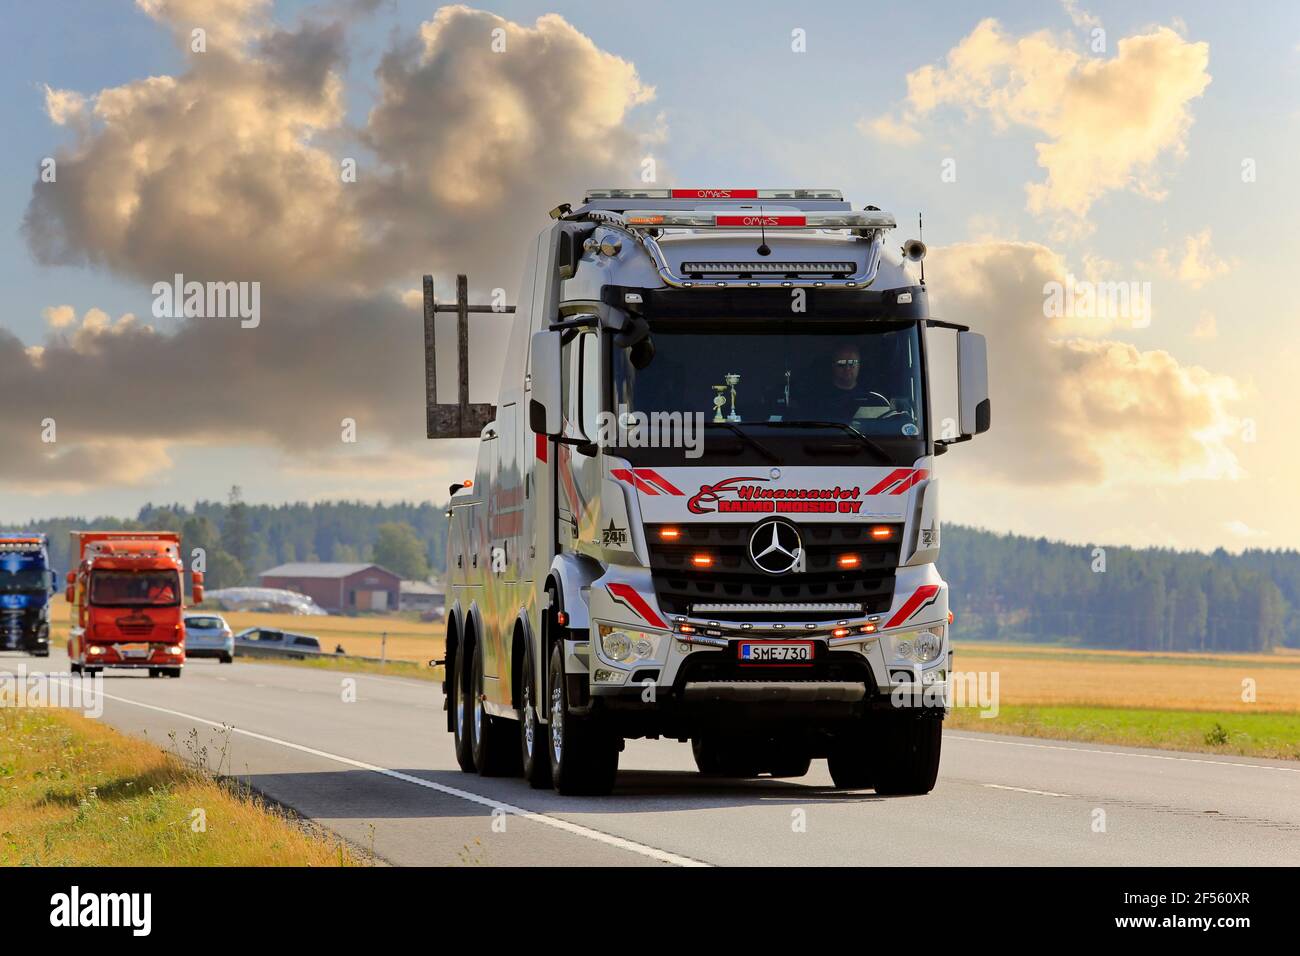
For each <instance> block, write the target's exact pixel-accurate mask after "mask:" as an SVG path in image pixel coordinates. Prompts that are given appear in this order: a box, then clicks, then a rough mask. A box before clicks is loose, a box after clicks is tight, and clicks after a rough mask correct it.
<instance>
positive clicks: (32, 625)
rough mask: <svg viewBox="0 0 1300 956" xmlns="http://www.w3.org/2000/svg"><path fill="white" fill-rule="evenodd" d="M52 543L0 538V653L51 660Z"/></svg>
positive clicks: (31, 537) (20, 536)
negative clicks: (30, 655)
mask: <svg viewBox="0 0 1300 956" xmlns="http://www.w3.org/2000/svg"><path fill="white" fill-rule="evenodd" d="M53 593H54V572H53V571H52V570H51V569H50V551H49V539H48V538H47V537H46V536H45V535H44V534H24V533H17V532H14V533H4V534H0V651H24V652H26V653H28V654H32V655H34V656H36V657H49V656H50V596H51V595H52V594H53Z"/></svg>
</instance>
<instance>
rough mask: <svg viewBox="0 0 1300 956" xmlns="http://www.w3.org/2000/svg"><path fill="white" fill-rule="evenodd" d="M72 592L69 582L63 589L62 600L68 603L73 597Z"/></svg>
mask: <svg viewBox="0 0 1300 956" xmlns="http://www.w3.org/2000/svg"><path fill="white" fill-rule="evenodd" d="M72 592H73V585H71V584H69V585H68V586H67V588H66V589H64V591H63V600H65V601H67V602H68V603H69V604H71V603H72V599H73V597H74V595H73V593H72Z"/></svg>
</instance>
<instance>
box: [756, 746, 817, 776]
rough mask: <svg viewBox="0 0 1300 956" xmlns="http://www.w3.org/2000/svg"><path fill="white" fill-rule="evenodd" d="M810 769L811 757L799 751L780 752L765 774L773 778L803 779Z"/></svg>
mask: <svg viewBox="0 0 1300 956" xmlns="http://www.w3.org/2000/svg"><path fill="white" fill-rule="evenodd" d="M811 767H812V757H810V756H809V755H808V754H807V753H803V752H801V751H797V750H793V751H789V750H787V751H782V752H780V753H779V754H778V755H777V756H776V758H775V759H774V760H773V761H772V763H771V765H770V766H769V767H768V770H767V772H768V773H769V774H771V775H772V776H773V777H774V778H775V777H780V778H790V777H805V776H807V775H808V771H809V769H810V768H811Z"/></svg>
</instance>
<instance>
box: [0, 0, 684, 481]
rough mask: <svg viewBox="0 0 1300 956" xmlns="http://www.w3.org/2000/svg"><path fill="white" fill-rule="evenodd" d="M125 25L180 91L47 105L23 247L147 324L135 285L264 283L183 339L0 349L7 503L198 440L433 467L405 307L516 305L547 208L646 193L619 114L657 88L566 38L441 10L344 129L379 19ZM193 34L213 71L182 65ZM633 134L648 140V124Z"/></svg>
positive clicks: (549, 23)
mask: <svg viewBox="0 0 1300 956" xmlns="http://www.w3.org/2000/svg"><path fill="white" fill-rule="evenodd" d="M137 3H138V6H139V7H140V8H141V9H142V10H143V11H144V12H145V13H147V14H148V15H149V16H151V17H154V18H155V19H157V20H158V21H159V22H160V23H161V24H163V25H164V26H166V27H167V28H168V29H170V30H171V31H172V32H173V34H174V35H175V37H176V38H177V41H178V42H179V43H180V44H181V48H182V49H183V50H185V51H186V67H185V69H184V70H183V71H181V72H179V73H178V74H177V75H175V76H154V77H148V78H144V79H139V80H136V81H133V82H129V83H126V84H124V85H122V86H118V87H113V88H109V89H104V90H100V91H97V92H94V93H87V94H82V93H77V92H73V91H58V90H49V91H47V92H46V95H45V102H46V111H47V114H48V115H49V117H50V119H51V122H53V123H56V124H58V125H62V126H64V127H66V128H68V129H69V130H70V131H71V134H72V135H71V142H70V143H69V145H68V146H67V147H66V148H64V149H61V150H59V151H58V152H57V153H56V154H55V155H56V158H57V160H58V177H57V182H55V183H43V182H36V183H34V184H33V186H32V197H31V201H30V203H29V205H28V209H27V212H26V215H25V219H24V226H23V228H24V232H25V236H26V239H27V242H28V245H29V247H30V249H31V250H32V252H33V254H34V256H35V257H36V258H37V260H38V261H39V262H42V263H45V264H73V265H92V266H97V267H101V268H104V269H106V270H108V271H110V272H112V273H114V274H116V275H119V276H124V277H127V278H130V279H134V280H137V281H138V282H139V283H140V289H141V307H140V308H139V309H137V310H136V311H137V312H138V313H139V314H141V315H147V314H148V311H149V308H150V303H151V301H152V295H151V294H150V293H149V289H150V287H151V286H152V285H153V284H154V283H155V282H160V281H162V282H168V283H170V282H171V281H172V279H173V276H175V275H176V274H181V275H183V276H184V279H185V280H186V281H198V282H209V281H215V282H259V283H260V295H261V304H262V305H261V311H262V317H261V322H260V324H259V325H258V327H257V328H256V329H242V328H240V326H239V322H238V320H229V321H228V320H220V319H204V318H188V319H179V320H177V321H176V322H175V324H174V331H170V330H169V331H168V332H166V333H162V332H155V331H154V330H153V329H150V328H148V327H147V326H145V325H144V324H143V323H140V322H137V321H135V320H134V318H133V317H122V318H119V319H118V320H117V321H112V320H110V319H109V317H108V316H107V315H104V314H102V313H99V312H97V311H92V313H88V314H86V315H84V316H83V317H82V318H81V320H80V321H79V322H78V321H77V318H76V312H75V310H74V309H73V308H72V307H71V306H54V307H51V308H50V309H48V310H46V312H45V317H46V321H47V324H48V325H49V328H50V337H49V339H48V341H47V342H45V343H44V345H43V346H38V347H36V348H32V349H29V348H27V347H24V346H23V345H22V344H21V343H20V342H19V341H18V340H17V339H16V338H14V337H13V336H11V335H9V334H8V333H5V332H3V331H0V363H2V364H3V367H5V368H6V370H7V373H6V375H5V376H3V377H0V403H3V404H4V406H5V408H6V415H5V417H4V419H3V421H0V447H5V448H6V449H15V450H16V451H17V452H18V453H17V454H7V455H5V456H4V457H3V458H2V459H0V480H6V479H9V480H23V481H27V480H29V479H31V478H33V477H35V476H37V475H44V476H46V477H47V478H48V479H49V480H51V481H55V480H73V479H74V478H75V476H73V475H72V472H74V471H76V472H78V474H80V472H79V469H81V468H82V467H83V466H84V465H85V464H86V463H87V462H88V461H89V460H90V458H89V457H88V456H90V455H91V453H92V451H94V450H95V449H99V451H96V452H94V453H95V454H96V455H98V456H99V457H97V458H96V459H95V461H96V462H98V466H97V467H96V470H95V473H94V475H95V478H94V480H95V481H96V482H97V483H98V484H99V485H101V486H102V485H106V484H109V483H112V482H115V481H121V482H133V481H138V480H141V477H140V476H141V475H142V474H145V473H149V471H150V469H156V468H162V467H166V461H165V460H164V459H165V455H159V454H156V453H153V452H151V453H150V454H148V455H146V456H144V457H146V458H147V459H148V460H149V462H150V469H144V470H143V471H142V470H141V469H140V468H138V467H136V466H135V464H134V462H135V461H136V459H133V458H132V457H131V456H130V455H129V454H127V453H124V454H122V455H121V456H118V457H109V456H108V453H107V451H105V450H104V449H107V448H112V447H121V448H131V447H140V448H146V447H148V448H150V449H156V448H161V449H163V450H164V451H165V450H166V449H167V448H172V447H178V446H180V445H183V444H186V443H194V442H211V443H217V442H246V443H254V444H263V445H266V444H269V445H273V446H275V447H278V448H281V449H283V450H284V451H285V452H286V453H287V454H288V455H292V456H293V457H294V459H295V460H296V461H299V462H304V461H305V462H317V463H321V462H324V461H325V460H327V459H328V458H329V457H330V456H331V455H334V454H337V455H339V456H342V457H346V455H347V453H348V452H350V451H355V448H354V449H343V448H342V446H341V442H340V437H339V432H340V421H341V419H342V418H345V417H348V418H353V419H355V420H356V422H357V427H358V433H359V435H360V436H361V438H360V440H361V442H363V443H366V442H368V443H369V444H367V445H366V453H367V454H376V455H385V454H390V455H407V456H412V455H413V456H416V457H419V458H424V459H426V460H427V459H429V458H431V457H433V456H435V455H436V454H439V453H441V454H446V453H447V450H446V446H437V448H436V450H435V446H431V445H428V444H426V443H425V442H424V441H423V419H424V412H423V374H422V358H421V356H422V351H421V345H422V331H421V329H422V326H421V324H420V322H419V318H418V313H416V314H413V313H412V311H411V310H410V309H409V308H408V307H407V306H406V305H404V304H403V297H404V293H406V292H407V291H408V290H409V289H410V288H411V287H412V285H416V284H418V282H419V277H420V274H421V273H422V272H433V273H435V275H438V276H440V277H441V278H440V280H439V282H440V285H439V288H440V289H442V290H446V289H447V288H448V285H447V283H446V281H445V280H446V278H448V277H450V276H451V275H453V274H454V273H455V272H458V271H467V272H469V274H470V276H471V279H472V280H473V281H474V283H475V288H476V292H475V294H476V297H477V296H479V295H482V294H486V292H487V291H489V290H491V289H493V288H497V287H500V288H504V289H505V290H506V291H507V296H508V300H509V301H513V298H514V289H515V285H516V282H517V278H518V273H519V268H520V266H521V264H522V260H523V258H524V255H525V253H526V248H525V247H526V245H527V243H526V242H525V241H524V239H525V238H527V237H530V236H531V235H533V234H535V230H537V229H540V228H541V227H542V226H543V225H544V224H545V222H546V210H548V209H549V208H550V207H551V206H553V205H555V204H556V203H558V202H561V201H565V200H568V201H574V200H576V199H579V198H581V197H580V191H581V189H582V188H583V187H585V186H588V185H593V184H599V183H601V182H626V181H631V180H632V179H633V177H634V176H635V175H636V174H637V173H638V171H639V167H638V160H639V157H640V153H641V148H642V141H641V138H640V134H639V133H638V131H637V126H638V124H637V123H634V122H633V121H632V117H631V116H630V115H629V114H630V112H631V111H632V110H633V109H635V108H636V107H637V106H639V105H641V104H643V103H646V102H647V101H648V100H650V99H651V97H652V95H653V91H652V90H651V88H650V87H648V86H646V85H645V84H643V83H642V82H641V81H640V79H639V78H638V76H637V73H636V69H635V67H634V66H633V65H632V64H630V63H628V62H627V61H625V60H622V59H620V58H618V57H616V56H614V55H612V54H610V53H607V52H605V51H603V50H601V49H599V48H598V47H597V46H596V45H595V44H594V43H593V42H592V41H591V39H590V38H588V37H586V36H584V35H583V34H582V33H581V32H579V31H578V30H577V29H575V28H574V27H573V26H571V25H570V24H568V23H567V22H566V21H565V20H563V19H562V18H561V17H558V16H554V15H548V16H544V17H541V18H540V19H538V20H537V21H536V22H535V23H534V24H532V25H525V24H518V23H514V22H511V21H509V20H505V19H503V18H501V17H497V16H494V15H491V14H488V13H484V12H481V11H476V10H471V9H469V8H467V7H461V6H456V7H445V8H442V9H440V10H438V11H437V12H436V13H435V14H434V15H433V16H432V17H431V19H429V20H428V21H427V22H425V23H423V24H421V25H420V26H419V28H418V30H417V31H415V32H414V34H413V35H406V36H396V37H394V39H393V40H392V42H391V45H390V47H389V49H388V51H387V52H386V53H385V54H384V56H383V57H382V60H381V62H380V65H379V68H378V70H377V74H376V76H377V84H378V96H377V99H376V101H375V104H374V106H373V108H372V109H371V110H370V112H369V115H368V116H367V117H366V119H365V121H364V123H363V124H362V125H361V126H360V127H359V128H353V127H352V126H350V125H349V124H348V121H347V119H346V116H345V92H346V91H345V89H344V83H343V71H344V67H345V65H346V62H347V33H346V27H345V23H346V18H347V16H348V15H351V14H352V13H355V12H358V11H360V12H364V11H365V10H367V9H370V8H373V6H374V4H372V3H346V4H341V5H336V6H335V7H333V8H327V9H331V10H332V11H338V12H339V15H340V17H342V19H337V20H328V21H325V20H320V19H311V18H308V19H306V20H304V21H302V22H300V23H299V24H298V25H297V26H295V27H294V28H292V29H284V28H281V27H280V26H277V25H276V24H275V23H274V22H272V21H271V20H270V19H269V13H270V5H269V4H268V3H266V2H264V0H234V2H229V0H137ZM194 27H202V28H203V29H205V30H206V31H207V36H208V43H207V52H205V53H201V54H196V53H190V52H189V49H188V39H189V37H190V31H191V30H192V29H193V28H194ZM494 31H500V33H499V34H494ZM497 37H501V38H503V40H504V49H503V50H502V52H496V51H495V50H494V40H495V39H497ZM647 135H648V136H649V138H650V139H655V138H661V137H662V136H663V135H664V132H663V129H662V123H661V122H660V123H655V122H654V121H653V120H652V121H651V128H650V129H649V131H648V134H647ZM345 159H355V160H356V168H357V176H356V181H355V182H346V181H345V177H344V176H343V175H341V172H342V169H343V161H344V160H345ZM443 295H446V292H445V291H444V292H443ZM405 298H407V299H408V300H409V296H405ZM489 322H490V320H489ZM477 324H480V325H481V324H484V323H477ZM498 331H499V330H498ZM475 347H476V348H477V346H475ZM490 364H491V363H484V365H482V366H480V367H478V368H475V369H472V370H471V373H472V375H477V376H478V377H477V379H476V380H475V382H474V383H472V384H474V386H475V388H476V390H479V391H481V390H483V389H484V388H485V387H492V386H494V385H495V381H489V377H490V372H486V371H484V370H485V369H486V368H487V367H489V366H490ZM10 370H12V371H10ZM445 371H446V369H445V367H444V368H443V372H444V374H445ZM69 383H75V387H69ZM108 396H111V398H108ZM475 400H480V399H479V398H477V397H476V398H475ZM46 416H53V417H55V418H56V419H57V420H58V422H59V433H58V434H59V443H58V446H59V451H58V453H50V449H48V448H46V447H44V446H42V444H41V443H40V440H39V422H40V421H41V420H42V419H43V418H45V417H46ZM115 443H116V444H115ZM74 452H75V453H74ZM321 467H325V466H324V465H323V464H321ZM24 487H27V486H26V485H24Z"/></svg>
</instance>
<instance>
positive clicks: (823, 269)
mask: <svg viewBox="0 0 1300 956" xmlns="http://www.w3.org/2000/svg"><path fill="white" fill-rule="evenodd" d="M681 268H682V272H687V273H691V274H692V275H705V274H708V275H743V274H749V275H839V274H847V275H852V274H853V273H854V272H856V271H857V268H858V264H857V263H856V262H848V261H845V262H768V261H763V262H683V263H682V266H681Z"/></svg>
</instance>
